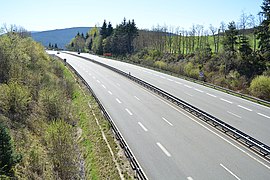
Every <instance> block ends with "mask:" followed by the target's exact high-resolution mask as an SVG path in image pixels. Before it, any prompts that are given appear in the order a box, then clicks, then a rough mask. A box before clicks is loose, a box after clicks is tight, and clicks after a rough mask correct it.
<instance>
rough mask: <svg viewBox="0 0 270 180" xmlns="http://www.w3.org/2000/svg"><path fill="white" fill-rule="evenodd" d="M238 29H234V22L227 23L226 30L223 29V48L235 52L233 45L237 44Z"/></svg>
mask: <svg viewBox="0 0 270 180" xmlns="http://www.w3.org/2000/svg"><path fill="white" fill-rule="evenodd" d="M237 35H238V30H237V29H236V25H235V22H234V21H232V22H230V23H229V25H228V30H226V31H225V37H224V40H223V45H224V50H225V51H227V52H230V53H233V54H234V53H235V52H236V49H235V46H236V44H237Z"/></svg>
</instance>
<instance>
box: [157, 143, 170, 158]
mask: <svg viewBox="0 0 270 180" xmlns="http://www.w3.org/2000/svg"><path fill="white" fill-rule="evenodd" d="M157 145H158V147H159V148H160V149H161V150H162V151H163V152H164V153H165V154H166V155H167V156H168V157H171V154H170V153H169V152H168V151H167V149H166V148H165V147H163V146H162V145H161V144H160V143H159V142H157Z"/></svg>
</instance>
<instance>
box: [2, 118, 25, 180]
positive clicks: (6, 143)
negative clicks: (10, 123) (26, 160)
mask: <svg viewBox="0 0 270 180" xmlns="http://www.w3.org/2000/svg"><path fill="white" fill-rule="evenodd" d="M0 139H1V141H0V175H6V176H13V175H14V172H13V167H14V166H15V164H17V163H18V162H19V161H20V160H21V156H19V155H17V154H15V153H14V148H13V144H12V140H11V137H10V135H9V132H8V129H7V128H6V127H4V125H3V123H1V122H0Z"/></svg>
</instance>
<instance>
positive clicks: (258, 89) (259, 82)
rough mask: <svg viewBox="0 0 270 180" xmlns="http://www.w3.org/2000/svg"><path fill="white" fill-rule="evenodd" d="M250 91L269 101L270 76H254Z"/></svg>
mask: <svg viewBox="0 0 270 180" xmlns="http://www.w3.org/2000/svg"><path fill="white" fill-rule="evenodd" d="M249 90H250V93H251V94H252V95H253V96H256V97H258V98H261V99H265V100H267V101H269V100H270V77H269V76H263V75H262V76H257V77H256V78H254V79H253V80H252V82H251V84H250V87H249Z"/></svg>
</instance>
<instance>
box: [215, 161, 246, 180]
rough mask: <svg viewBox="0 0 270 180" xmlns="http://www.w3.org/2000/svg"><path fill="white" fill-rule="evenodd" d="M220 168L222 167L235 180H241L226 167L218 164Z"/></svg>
mask: <svg viewBox="0 0 270 180" xmlns="http://www.w3.org/2000/svg"><path fill="white" fill-rule="evenodd" d="M219 165H220V166H221V167H223V168H224V169H225V170H226V171H227V172H229V173H230V174H231V175H232V176H234V177H235V178H236V179H237V180H241V179H240V178H239V177H238V176H236V175H235V174H234V173H233V172H232V171H231V170H229V169H228V168H227V167H226V166H224V165H223V164H219Z"/></svg>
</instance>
